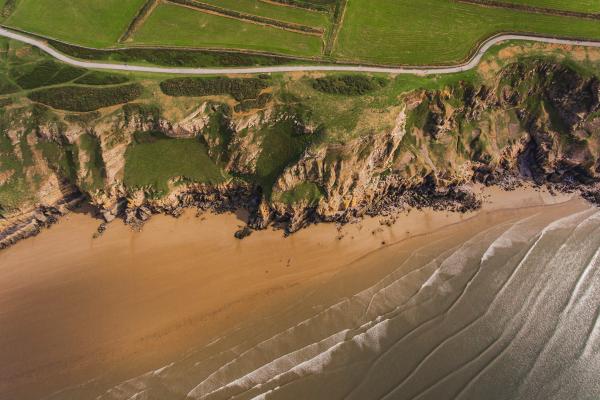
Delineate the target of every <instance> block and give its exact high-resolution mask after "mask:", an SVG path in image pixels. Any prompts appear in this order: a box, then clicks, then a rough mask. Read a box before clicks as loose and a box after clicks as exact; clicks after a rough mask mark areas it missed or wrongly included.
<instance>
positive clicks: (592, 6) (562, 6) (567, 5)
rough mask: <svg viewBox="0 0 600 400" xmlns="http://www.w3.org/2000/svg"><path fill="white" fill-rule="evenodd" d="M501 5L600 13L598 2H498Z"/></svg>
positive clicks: (533, 0) (535, 0)
mask: <svg viewBox="0 0 600 400" xmlns="http://www.w3.org/2000/svg"><path fill="white" fill-rule="evenodd" d="M500 1H501V2H502V3H508V4H511V3H512V4H520V5H525V6H532V7H542V8H554V9H556V10H566V11H577V12H584V13H597V12H600V1H598V0H500Z"/></svg>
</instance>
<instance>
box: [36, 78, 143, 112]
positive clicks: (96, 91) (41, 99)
mask: <svg viewBox="0 0 600 400" xmlns="http://www.w3.org/2000/svg"><path fill="white" fill-rule="evenodd" d="M142 91H143V89H142V86H141V85H139V84H137V83H133V84H130V85H124V86H115V87H104V88H92V87H80V86H65V87H58V88H49V89H42V90H38V91H35V92H32V93H30V94H29V95H28V96H27V97H29V99H30V100H32V101H35V102H38V103H42V104H45V105H47V106H50V107H52V108H55V109H59V110H66V111H76V112H88V111H95V110H98V109H100V108H103V107H110V106H114V105H117V104H123V103H128V102H130V101H133V100H135V99H137V98H138V97H140V95H141V94H142Z"/></svg>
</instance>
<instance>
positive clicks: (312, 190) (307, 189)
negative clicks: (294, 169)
mask: <svg viewBox="0 0 600 400" xmlns="http://www.w3.org/2000/svg"><path fill="white" fill-rule="evenodd" d="M322 197H323V191H322V190H321V188H319V186H317V185H316V184H314V183H312V182H302V183H301V184H299V185H298V186H296V187H294V188H293V189H292V190H288V191H287V192H283V193H281V195H280V196H279V200H280V201H282V202H283V203H285V204H298V203H301V202H304V203H305V204H307V205H308V206H309V207H314V206H315V205H317V203H318V202H319V200H321V198H322Z"/></svg>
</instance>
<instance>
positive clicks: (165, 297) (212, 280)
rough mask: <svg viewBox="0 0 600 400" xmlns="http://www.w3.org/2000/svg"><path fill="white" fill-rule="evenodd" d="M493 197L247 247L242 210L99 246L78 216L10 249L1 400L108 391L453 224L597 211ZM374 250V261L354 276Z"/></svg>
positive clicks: (2, 302)
mask: <svg viewBox="0 0 600 400" xmlns="http://www.w3.org/2000/svg"><path fill="white" fill-rule="evenodd" d="M485 193H486V202H485V205H484V207H483V209H482V210H480V211H478V212H476V213H470V214H454V213H446V212H433V211H429V210H425V211H423V210H421V211H418V210H413V211H411V212H409V213H408V214H403V215H401V216H399V217H398V219H397V220H396V222H395V223H394V224H392V225H391V226H388V225H387V224H386V223H384V222H385V221H384V219H383V218H371V219H364V220H362V221H360V222H358V223H356V224H349V225H346V226H344V227H343V228H341V229H339V230H338V228H337V227H336V226H335V225H331V224H329V225H328V224H321V225H316V226H312V227H309V228H308V229H305V230H303V231H301V232H299V233H297V234H295V235H292V236H291V237H288V238H284V237H283V235H282V232H281V231H272V230H266V231H263V232H255V233H254V234H253V235H251V236H250V237H249V238H247V239H245V240H242V241H239V240H237V239H235V238H234V237H233V232H235V230H236V229H238V227H239V226H241V225H242V223H241V221H240V220H239V219H238V218H237V217H236V216H235V215H232V214H225V215H211V214H204V215H201V216H197V215H196V213H195V211H193V210H188V211H187V212H186V213H184V215H183V216H181V217H180V218H178V219H174V218H171V217H166V216H155V217H154V218H152V219H151V220H150V221H149V223H147V225H145V227H144V228H143V230H142V231H141V232H134V231H132V230H131V229H130V228H129V227H127V226H125V225H123V224H122V223H121V222H119V221H115V222H113V223H111V224H110V225H109V226H108V229H107V230H106V232H105V233H104V235H102V236H101V237H100V238H96V239H94V238H93V234H94V232H95V231H96V228H97V226H98V224H99V221H98V220H94V219H92V218H91V217H89V216H87V215H85V214H79V213H72V214H70V215H69V216H67V217H65V218H64V219H62V220H61V221H60V222H59V223H58V224H56V225H55V226H53V227H52V228H51V229H49V230H47V231H44V232H42V233H41V234H40V235H39V236H37V237H34V238H30V239H27V240H24V241H22V242H20V243H17V244H16V245H15V246H13V247H11V248H9V249H6V250H4V251H1V252H0V310H1V311H0V359H2V361H3V362H2V365H0V398H3V399H4V398H6V399H9V398H11V399H16V398H18V399H34V398H42V397H45V396H48V395H50V394H52V393H55V392H57V391H61V390H63V389H65V388H69V387H72V386H74V385H78V384H81V383H84V382H88V386H87V388H86V390H92V391H91V392H88V393H92V392H93V390H97V392H95V393H94V395H98V394H100V393H102V392H103V391H104V390H106V387H111V386H112V385H113V384H114V383H115V382H120V381H123V380H126V379H127V378H130V377H133V376H137V375H140V374H143V373H144V372H146V371H150V370H153V369H156V368H160V367H161V366H163V365H166V364H167V363H168V362H170V361H171V360H174V359H177V358H179V357H181V356H182V355H183V354H185V353H186V352H187V351H189V350H190V349H192V348H197V347H199V346H202V345H204V344H207V343H210V342H211V341H214V340H215V339H216V338H218V337H220V336H222V335H223V334H224V333H227V332H231V331H232V330H234V329H235V328H236V327H239V326H241V325H243V324H247V323H250V322H252V321H258V320H260V319H261V318H265V316H268V315H273V314H275V313H277V312H278V310H283V309H285V308H287V307H291V306H292V305H297V304H298V302H301V301H302V299H305V298H307V296H310V294H311V293H312V292H313V290H314V289H315V288H316V287H319V286H320V285H323V284H325V283H327V282H331V281H332V279H334V277H335V276H337V275H336V274H339V273H340V272H343V271H345V270H347V269H348V268H354V269H355V270H356V271H358V272H357V273H356V274H355V275H354V277H348V276H347V275H348V274H346V278H345V279H346V280H344V282H345V284H344V286H343V287H342V288H341V289H340V290H341V291H342V292H343V291H344V290H346V289H348V290H350V288H351V287H352V286H353V285H356V286H360V285H363V284H366V283H367V282H369V281H370V280H375V279H377V277H378V276H379V275H380V274H383V273H384V272H385V270H386V268H388V263H387V261H386V260H387V258H386V257H392V256H394V257H397V256H398V254H399V253H394V254H391V253H386V252H385V249H388V248H391V247H393V246H398V245H401V244H403V243H404V245H405V246H408V247H411V246H417V245H418V244H419V243H426V242H427V241H428V240H431V234H433V233H435V232H439V231H440V229H442V228H443V227H446V228H445V229H453V230H454V232H455V233H456V234H459V233H460V232H461V231H469V230H473V229H483V228H484V227H486V226H487V225H489V224H492V225H493V224H498V223H500V222H502V221H506V220H508V219H511V218H513V219H514V218H521V217H524V216H527V215H530V214H533V213H540V212H545V211H544V210H558V211H556V212H557V213H558V214H560V212H562V211H561V210H562V209H565V210H567V209H568V210H569V211H573V210H580V209H581V210H583V209H586V208H587V207H589V206H588V205H587V204H586V203H584V202H583V201H582V200H579V199H570V198H569V196H565V195H561V196H556V197H554V196H551V195H549V194H548V193H546V192H543V191H537V190H534V189H519V190H517V191H514V192H501V191H499V190H496V189H486V191H485ZM450 227H451V228H450ZM408 247H407V248H408ZM403 251H404V250H403ZM377 254H381V256H380V257H379V256H377ZM367 255H369V257H371V258H370V261H369V265H367V266H363V265H361V266H360V268H359V267H357V265H360V260H361V259H362V258H364V257H365V256H367ZM377 257H379V258H377ZM373 260H375V261H373ZM377 260H379V261H377ZM338 295H340V294H338ZM341 295H343V293H341ZM308 303H310V302H307V304H308ZM90 380H93V383H92V384H91V385H90V384H89V381H90ZM90 387H92V388H93V389H89V388H90Z"/></svg>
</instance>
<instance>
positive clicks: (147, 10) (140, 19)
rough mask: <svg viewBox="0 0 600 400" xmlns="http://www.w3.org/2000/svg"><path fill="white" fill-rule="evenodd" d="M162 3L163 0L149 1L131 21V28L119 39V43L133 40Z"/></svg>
mask: <svg viewBox="0 0 600 400" xmlns="http://www.w3.org/2000/svg"><path fill="white" fill-rule="evenodd" d="M160 3H161V0H147V1H146V2H145V3H144V5H142V7H141V8H140V10H139V11H138V13H137V14H136V16H135V17H134V18H133V19H132V20H131V22H130V23H129V26H128V27H127V29H126V30H125V32H124V33H123V35H121V37H120V38H119V43H123V42H126V41H127V40H129V39H131V37H132V36H133V34H134V33H135V32H136V31H137V30H138V29H139V28H140V27H141V26H142V25H143V24H144V22H146V19H147V18H148V17H149V16H150V14H152V11H154V9H155V8H156V7H158V5H159V4H160Z"/></svg>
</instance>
